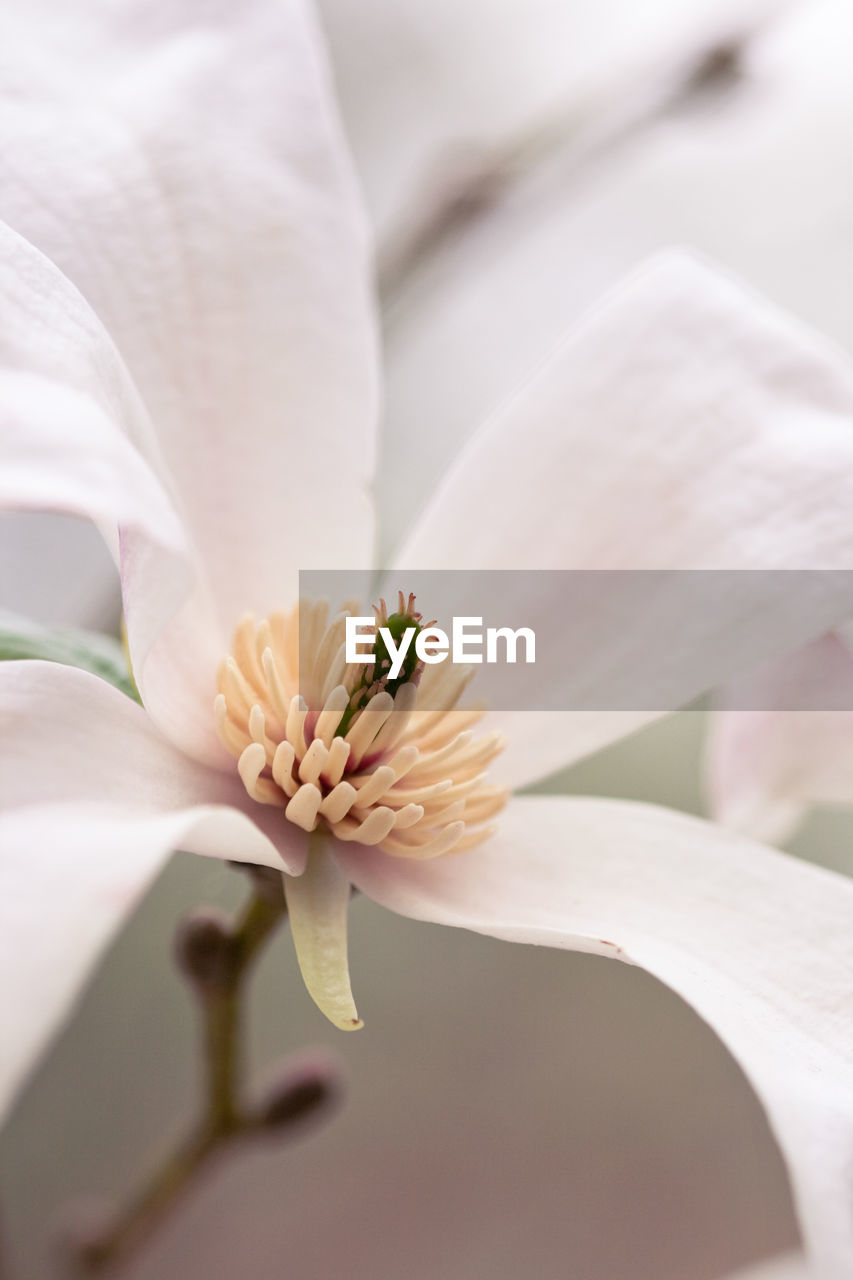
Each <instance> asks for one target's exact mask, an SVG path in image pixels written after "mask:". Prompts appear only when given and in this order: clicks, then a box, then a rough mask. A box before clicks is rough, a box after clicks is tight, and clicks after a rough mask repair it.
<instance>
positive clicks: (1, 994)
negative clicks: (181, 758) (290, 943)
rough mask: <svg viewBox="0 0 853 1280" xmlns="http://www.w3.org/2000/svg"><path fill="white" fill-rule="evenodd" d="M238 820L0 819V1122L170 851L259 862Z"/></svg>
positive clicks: (41, 809) (204, 809)
mask: <svg viewBox="0 0 853 1280" xmlns="http://www.w3.org/2000/svg"><path fill="white" fill-rule="evenodd" d="M265 844H268V842H267V841H265V839H264V837H263V836H262V835H261V833H260V832H259V831H257V830H256V829H255V828H254V827H253V826H252V823H251V822H250V821H249V819H248V818H246V817H245V816H244V815H243V814H241V813H237V812H236V811H234V810H233V809H225V808H219V807H217V806H213V805H207V806H199V807H196V808H193V809H183V810H179V811H176V812H172V813H160V814H156V813H153V812H147V813H144V812H136V813H134V812H132V811H130V810H128V809H127V808H126V807H125V806H124V805H121V806H117V805H111V804H97V803H90V804H73V803H69V804H58V805H33V806H24V807H21V808H17V809H13V810H9V811H7V812H6V813H3V814H0V1005H2V1009H3V1034H2V1036H0V1121H2V1119H3V1117H4V1115H5V1113H6V1111H7V1109H8V1107H9V1106H10V1105H11V1103H12V1101H13V1099H14V1095H15V1093H16V1091H17V1089H18V1088H19V1087H20V1085H21V1084H22V1083H23V1081H24V1079H25V1077H26V1075H27V1073H28V1072H29V1071H30V1070H31V1069H32V1067H33V1065H34V1063H35V1062H36V1061H37V1059H38V1057H39V1056H40V1054H41V1053H42V1052H43V1051H44V1049H45V1047H46V1045H47V1044H48V1042H49V1041H50V1039H51V1037H52V1036H53V1035H54V1034H55V1033H56V1032H57V1030H58V1029H59V1028H60V1027H61V1025H62V1024H63V1023H64V1021H65V1020H66V1019H67V1018H68V1016H69V1014H70V1012H71V1009H72V1007H73V1003H74V1001H75V999H76V997H77V995H78V993H79V991H80V989H81V987H82V986H83V983H84V982H85V980H86V978H87V977H88V975H89V973H90V972H91V969H92V967H93V965H94V964H95V962H96V960H97V959H98V956H99V955H100V954H101V952H102V951H103V949H104V947H105V946H106V945H107V943H108V942H109V940H110V939H111V937H112V936H113V935H114V933H115V932H116V930H117V929H118V927H119V925H120V923H121V921H122V920H123V919H124V918H125V917H126V916H127V915H128V914H129V913H130V912H131V911H132V910H133V907H134V906H135V904H136V903H137V902H138V900H139V898H140V897H141V896H142V894H143V893H144V892H145V890H146V888H147V887H148V885H149V884H150V882H151V881H152V880H153V878H154V876H155V875H156V874H157V872H158V871H159V869H160V868H161V866H162V865H163V863H164V862H165V860H166V859H167V858H168V856H169V854H170V853H171V852H172V850H173V849H176V848H179V847H183V848H195V849H197V850H198V851H199V852H206V853H211V854H218V855H219V856H222V857H227V858H233V857H234V856H235V850H240V851H241V852H242V853H243V854H244V855H248V856H250V857H251V859H252V861H259V862H260V861H263V860H264V848H263V846H264V845H265Z"/></svg>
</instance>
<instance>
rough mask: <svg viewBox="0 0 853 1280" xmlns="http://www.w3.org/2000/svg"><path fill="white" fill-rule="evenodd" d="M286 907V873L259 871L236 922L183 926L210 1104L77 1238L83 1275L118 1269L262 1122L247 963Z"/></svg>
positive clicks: (194, 919)
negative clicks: (246, 1030)
mask: <svg viewBox="0 0 853 1280" xmlns="http://www.w3.org/2000/svg"><path fill="white" fill-rule="evenodd" d="M286 914H287V905H286V903H285V899H284V893H283V890H282V888H281V877H280V876H277V877H276V878H275V881H272V880H270V879H266V878H263V877H255V888H254V892H253V894H252V896H251V898H250V899H249V901H248V903H247V904H246V906H245V908H244V910H243V912H242V913H241V915H240V916H239V917H238V918H237V919H236V920H235V921H234V922H232V923H230V924H229V923H228V922H227V921H222V920H220V919H219V917H218V916H216V915H214V914H213V913H210V912H202V913H194V914H193V915H191V916H190V917H188V918H187V919H186V920H184V921H182V923H181V925H180V926H179V930H178V937H177V948H176V949H177V957H178V962H179V964H180V966H181V968H182V969H183V971H184V973H185V974H186V976H187V978H188V979H189V981H190V984H191V985H192V987H193V988H194V990H195V993H196V995H197V997H198V1001H199V1007H200V1010H201V1014H202V1020H203V1038H202V1043H203V1048H204V1066H205V1084H206V1090H205V1106H204V1111H203V1114H202V1116H201V1118H200V1119H199V1121H198V1122H197V1123H196V1125H195V1126H194V1127H193V1129H192V1130H191V1131H190V1133H189V1134H188V1135H187V1136H186V1137H185V1138H184V1139H183V1140H182V1141H181V1142H179V1143H178V1145H177V1147H176V1149H175V1150H174V1151H173V1153H172V1154H171V1155H170V1156H169V1157H168V1158H167V1159H166V1161H165V1163H164V1164H163V1165H162V1166H161V1167H160V1168H159V1169H158V1170H157V1171H156V1172H155V1173H154V1174H153V1175H152V1176H151V1177H150V1178H149V1180H148V1181H147V1183H145V1184H144V1185H143V1187H142V1188H141V1189H140V1190H139V1191H138V1192H137V1193H136V1195H134V1196H133V1197H132V1198H131V1200H130V1201H129V1203H128V1204H127V1205H126V1206H125V1207H124V1208H123V1209H122V1210H121V1211H120V1212H119V1213H117V1214H116V1216H115V1217H114V1218H113V1219H112V1220H111V1221H110V1222H108V1223H107V1224H106V1225H105V1226H102V1227H101V1228H100V1229H95V1230H91V1231H88V1232H86V1233H85V1234H81V1235H80V1237H79V1238H78V1239H77V1241H76V1249H75V1253H76V1262H77V1265H78V1268H79V1271H80V1273H81V1274H82V1275H89V1276H94V1275H104V1274H112V1273H114V1270H115V1268H116V1267H117V1266H118V1264H119V1263H121V1262H124V1261H125V1260H126V1259H127V1258H128V1257H129V1256H130V1255H131V1253H133V1252H135V1251H136V1250H137V1249H138V1247H139V1246H140V1245H141V1244H142V1243H144V1241H145V1240H146V1239H147V1238H148V1237H149V1236H150V1235H151V1234H152V1232H153V1231H154V1230H155V1229H156V1227H157V1226H158V1225H159V1223H160V1222H161V1220H162V1218H163V1217H164V1215H165V1214H166V1213H167V1212H171V1211H172V1210H173V1209H174V1207H175V1206H176V1204H177V1203H178V1202H179V1201H180V1199H181V1198H182V1196H183V1195H184V1194H185V1193H186V1192H187V1191H189V1190H190V1188H191V1187H192V1186H193V1184H194V1183H195V1181H196V1180H197V1178H198V1176H199V1174H200V1173H201V1172H202V1171H203V1170H204V1169H206V1168H207V1167H208V1166H209V1164H210V1163H211V1160H212V1158H213V1157H214V1156H216V1155H218V1154H220V1153H221V1152H222V1150H223V1149H224V1148H225V1147H226V1146H228V1145H229V1144H231V1143H232V1142H233V1141H234V1140H235V1139H236V1138H238V1137H240V1136H243V1135H246V1134H249V1133H251V1132H253V1131H255V1132H256V1131H257V1130H258V1129H259V1128H261V1127H263V1119H262V1117H261V1116H260V1115H259V1114H258V1113H257V1112H256V1111H254V1110H252V1109H251V1108H249V1109H246V1108H244V1107H243V1105H242V1104H241V1100H240V1081H241V1062H240V1052H239V1041H240V1027H241V997H242V993H243V988H244V983H245V979H246V976H247V974H248V973H249V970H250V969H251V967H252V965H253V963H254V961H255V960H256V958H257V957H258V955H259V954H260V952H261V950H262V948H263V946H264V944H265V943H266V942H267V940H268V939H269V938H270V937H271V936H272V934H273V933H274V932H275V930H276V929H277V928H278V926H279V925H280V924H281V922H282V921H283V920H284V918H285V916H286Z"/></svg>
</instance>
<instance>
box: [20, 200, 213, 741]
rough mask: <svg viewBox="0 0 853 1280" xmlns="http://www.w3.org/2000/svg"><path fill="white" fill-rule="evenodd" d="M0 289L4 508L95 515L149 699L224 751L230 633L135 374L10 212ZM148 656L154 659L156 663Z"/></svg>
mask: <svg viewBox="0 0 853 1280" xmlns="http://www.w3.org/2000/svg"><path fill="white" fill-rule="evenodd" d="M0 292H2V296H3V316H2V323H0V413H2V419H3V431H2V435H0V506H3V507H6V508H21V509H38V508H49V509H52V510H57V511H65V512H70V513H73V514H75V515H84V516H89V517H90V518H91V519H93V520H95V521H96V522H97V523H98V525H99V526H100V528H101V530H102V532H103V533H104V535H105V537H106V540H107V542H108V544H109V545H110V547H111V548H112V550H113V553H114V555H115V556H116V558H117V559H119V560H120V561H121V568H122V577H123V585H124V588H125V598H126V614H127V620H128V629H129V633H130V639H131V647H132V651H133V655H134V662H135V667H136V676H137V682H138V684H139V687H140V689H141V691H142V694H143V698H144V699H145V701H146V704H147V705H148V707H149V709H150V710H151V712H152V714H153V715H155V716H156V718H157V720H158V723H159V724H160V726H161V727H162V728H163V730H164V731H165V732H166V733H168V734H169V736H170V737H171V738H172V739H173V740H174V741H176V742H177V743H179V744H180V745H182V746H184V747H185V748H186V749H188V750H190V751H192V752H193V754H194V755H196V756H198V757H200V758H202V759H204V758H206V759H207V760H209V761H216V760H218V759H221V748H220V746H219V743H218V742H217V740H216V735H215V733H214V731H213V723H212V717H211V714H210V705H211V699H212V698H213V695H214V692H215V690H214V673H215V670H216V665H217V663H218V661H219V660H220V658H221V656H222V653H223V651H224V649H225V646H226V644H227V642H228V636H227V632H226V631H225V630H224V629H222V630H221V631H220V629H219V628H218V626H217V624H216V620H215V617H214V615H213V612H212V607H211V601H210V598H209V596H207V595H206V593H205V590H204V585H203V583H200V582H199V570H198V568H197V566H196V565H195V564H194V553H193V552H192V551H191V549H190V546H189V544H188V542H187V535H186V532H185V529H184V526H183V524H182V522H181V520H180V519H179V517H178V515H177V514H176V510H175V505H174V503H173V502H172V501H171V499H170V497H169V492H170V482H169V478H168V474H167V472H166V469H165V467H164V465H163V464H162V460H160V461H158V449H157V446H156V438H155V437H154V434H153V428H152V426H151V423H150V421H149V419H148V417H147V415H146V412H145V409H144V407H143V405H142V403H141V401H140V399H139V395H138V392H137V390H136V388H135V387H134V385H133V382H132V380H131V377H130V374H129V373H128V371H127V368H126V366H125V365H124V363H123V361H122V359H121V356H120V355H119V353H118V352H117V351H116V349H115V347H114V345H113V343H112V341H111V339H110V337H109V336H108V334H107V333H106V331H105V330H104V328H103V325H102V324H101V322H100V320H99V319H98V318H97V316H96V315H95V314H94V312H93V311H92V309H91V307H90V306H89V304H88V303H87V302H86V301H85V299H84V298H83V297H82V296H81V295H80V293H79V292H78V291H77V289H75V287H74V286H73V285H72V284H71V283H70V282H69V281H68V280H67V279H66V278H65V277H64V276H63V275H62V273H61V272H60V271H58V270H57V268H56V267H54V266H53V265H52V263H50V262H49V261H48V260H47V259H46V258H45V257H44V256H43V255H42V254H41V253H39V252H38V250H37V249H34V248H33V246H32V245H30V244H28V243H27V242H26V241H25V240H23V239H22V238H21V237H20V236H18V235H17V234H16V233H15V232H13V231H11V230H10V229H9V228H8V227H6V226H5V225H2V224H0ZM119 526H121V527H122V533H121V536H119V533H118V529H119ZM191 593H192V594H191ZM188 597H189V598H188ZM176 609H179V610H180V611H179V614H178V616H177V617H176V618H171V620H170V622H169V625H168V630H167V634H163V626H164V622H165V620H166V619H170V616H171V615H172V614H173V613H174V612H175V610H176ZM152 649H153V654H152ZM150 656H153V657H155V658H158V659H159V661H154V662H152V663H151V667H150V670H149V669H148V667H147V664H146V659H148V658H149V657H150Z"/></svg>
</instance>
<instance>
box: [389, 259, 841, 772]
mask: <svg viewBox="0 0 853 1280" xmlns="http://www.w3.org/2000/svg"><path fill="white" fill-rule="evenodd" d="M851 413H853V379H851V374H850V371H849V370H848V369H847V367H846V365H845V364H844V363H843V361H842V360H841V359H840V358H838V357H837V356H836V355H835V354H834V353H833V351H832V349H831V348H829V347H828V345H825V344H823V343H822V342H821V341H820V340H819V339H818V338H817V337H815V336H814V335H812V334H811V333H810V332H809V331H808V330H806V329H805V328H803V327H802V326H800V325H799V324H798V323H796V322H795V321H794V320H792V319H789V318H787V317H786V316H785V315H783V314H782V313H780V312H778V311H777V310H775V309H774V308H772V307H771V306H769V305H767V304H764V303H761V302H760V301H759V300H757V299H755V298H754V297H752V296H751V295H750V294H749V293H747V292H746V291H745V290H743V289H742V288H740V287H739V286H737V285H736V284H734V283H732V282H731V281H729V280H728V279H727V278H725V277H724V276H722V275H721V274H719V273H717V272H715V271H713V270H710V269H709V268H708V267H706V266H703V265H702V264H701V263H700V262H698V261H695V260H693V259H692V258H691V257H690V256H688V255H686V254H683V253H671V254H666V255H662V256H660V257H659V258H658V259H656V260H653V262H652V263H651V264H650V265H649V266H647V267H646V268H645V269H644V270H642V271H640V272H639V273H637V274H636V275H635V276H634V277H632V278H631V280H629V281H628V282H627V284H625V285H624V286H623V287H622V288H621V290H618V291H617V292H616V293H615V294H614V295H613V296H612V297H611V298H610V299H609V301H607V302H606V303H605V304H604V305H602V306H600V307H599V308H598V309H597V310H595V311H594V312H593V313H592V314H591V315H590V316H589V318H588V319H587V320H586V322H585V323H584V324H583V325H581V326H580V327H579V328H577V329H576V330H575V331H574V332H573V334H572V335H571V336H570V337H569V338H568V339H567V340H566V341H565V342H564V344H563V345H562V346H561V347H560V348H559V349H558V350H557V351H556V352H555V353H554V354H553V356H552V357H551V359H550V360H549V361H548V362H547V364H546V365H545V366H544V367H543V368H542V369H541V370H540V372H539V373H538V374H537V375H536V376H535V377H534V378H532V379H531V381H530V382H529V383H528V384H527V385H526V386H525V387H523V388H522V389H521V390H520V391H519V393H518V394H517V395H516V397H515V398H514V399H513V400H512V401H511V402H510V403H509V405H508V406H506V407H505V408H504V409H503V410H502V411H501V412H499V413H498V414H496V415H495V416H494V417H493V418H492V419H491V420H490V421H489V422H487V423H486V425H485V426H484V427H483V428H482V429H481V430H480V431H479V432H478V433H476V434H475V436H474V437H473V438H472V440H471V441H470V443H469V445H468V446H467V448H466V449H465V450H464V451H463V453H462V455H461V456H460V458H459V460H458V462H457V463H456V464H455V466H453V467H452V468H451V470H450V472H449V473H448V475H447V477H446V479H445V480H444V482H443V484H442V485H441V486H440V487H439V490H438V492H437V494H436V496H435V498H434V499H433V501H432V502H431V503H430V504H429V505H428V506H427V508H426V510H425V511H424V512H423V514H422V516H421V518H420V520H419V521H418V522H417V524H416V527H415V528H414V530H413V532H412V533H411V535H410V537H409V538H408V540H407V542H406V543H405V545H404V546H403V547H402V548H401V550H400V552H399V554H398V555H397V556H395V563H396V564H397V565H398V566H401V567H403V568H412V569H417V568H442V567H448V568H457V569H490V568H496V569H596V570H605V569H623V570H624V569H696V570H698V569H711V568H715V569H726V570H737V569H794V568H802V569H814V568H839V569H843V568H846V567H847V566H848V565H849V564H850V562H851V555H853V526H851V525H850V522H849V520H848V519H847V513H848V512H849V510H850V506H851V501H853V435H851V432H850V426H849V421H850V416H851ZM673 590H674V591H675V592H678V591H679V590H680V587H679V585H678V584H677V582H676V583H674V584H673ZM730 595H731V599H730V600H728V601H723V602H722V603H721V606H720V613H719V616H718V621H719V622H720V625H721V626H723V627H724V628H728V629H729V630H730V632H731V633H732V634H735V633H736V632H737V629H738V628H739V627H740V626H741V625H742V624H743V622H744V620H745V619H746V618H747V617H748V612H749V600H748V599H746V598H741V597H742V595H743V593H742V592H740V591H739V590H738V586H737V582H736V575H732V584H731V593H730ZM671 605H672V608H673V609H674V610H676V611H677V608H678V600H677V599H675V598H673V600H672V601H671ZM548 606H549V613H550V617H551V623H550V626H551V627H552V630H553V631H554V633H555V634H559V633H561V632H562V631H563V630H564V629H565V628H566V627H568V626H569V625H570V624H571V621H572V617H571V611H572V601H570V600H550V601H549V602H548ZM846 609H847V606H846V603H845V607H844V612H846ZM841 616H842V611H841V610H839V612H838V615H837V617H836V619H835V620H836V621H837V620H838V618H840V617H841ZM807 622H808V619H807V618H804V617H803V616H802V613H800V614H798V613H797V611H796V610H795V611H794V612H793V614H790V613H789V615H788V618H787V620H786V622H785V623H784V625H782V626H780V627H779V628H778V629H777V634H776V636H775V640H774V642H778V647H777V649H776V651H777V652H778V651H779V650H782V649H784V648H785V647H789V648H790V647H792V646H793V645H794V644H797V643H800V642H802V641H803V640H804V639H806V638H810V636H811V635H814V634H816V632H815V631H812V632H810V633H808V635H803V627H804V626H805V625H807ZM827 625H832V623H829V624H827ZM786 637H787V646H786ZM630 643H631V637H630V636H629V637H625V636H624V635H621V634H620V635H619V636H614V646H613V653H612V660H613V662H614V663H618V664H622V665H624V664H625V663H630V661H631V654H630ZM697 657H698V660H697V663H696V669H695V671H694V672H693V675H692V681H691V682H690V683H691V684H692V691H691V692H692V695H696V694H698V693H700V692H701V691H703V690H704V689H706V688H707V687H708V685H709V683H710V682H711V681H710V680H709V676H710V675H712V674H713V673H712V672H711V671H709V670H708V667H707V658H708V653H707V652H706V653H705V654H704V655H703V654H701V653H699V654H698V655H697ZM703 658H704V659H705V661H704V662H703ZM599 670H600V672H601V673H602V680H603V689H604V691H605V693H606V688H607V684H608V681H609V680H610V678H611V674H612V673H609V672H608V668H607V663H606V662H603V661H602V662H601V663H600V666H599ZM531 671H532V672H534V673H535V671H536V668H531ZM580 675H581V678H582V679H584V680H586V679H587V676H588V673H586V672H582V673H580ZM539 694H540V696H539V697H538V698H537V700H536V704H535V705H540V706H541V705H547V704H546V703H543V701H542V696H541V694H542V691H541V690H540V691H539ZM688 696H691V695H690V693H688ZM600 705H603V706H606V705H607V701H606V697H605V699H604V700H603V701H602V703H601V704H600ZM646 718H648V717H646ZM639 722H641V718H640V719H638V721H637V723H639ZM620 724H621V722H620V720H619V718H618V717H617V719H616V721H614V725H613V727H614V728H617V727H619V726H620ZM510 730H511V731H510V733H509V735H508V736H509V738H510V747H509V750H508V752H507V755H506V758H505V760H504V761H503V763H502V768H503V770H504V777H506V778H508V779H509V780H512V781H515V782H521V781H529V780H531V779H532V778H534V777H536V776H541V775H542V774H545V773H548V772H551V771H552V770H554V769H555V768H557V767H559V766H561V765H564V764H567V763H569V762H570V760H571V759H573V758H576V756H577V755H578V754H583V742H584V738H585V737H586V741H587V743H588V749H593V748H597V747H599V746H602V745H604V742H605V741H606V740H607V738H606V737H605V736H604V733H605V732H606V731H607V728H606V726H605V728H604V730H603V729H602V725H601V723H600V722H598V721H596V719H595V718H594V717H590V718H589V722H588V725H587V726H586V727H584V726H583V725H581V726H580V728H578V723H577V722H575V724H574V725H572V723H571V721H570V720H567V719H565V718H564V717H563V716H560V715H556V714H553V713H552V714H549V715H547V716H538V717H531V716H526V717H519V719H518V724H517V725H516V726H515V727H514V728H513V727H512V725H510ZM516 730H517V731H516ZM587 734H588V736H586V735H587ZM569 741H572V742H573V744H574V745H573V747H572V750H571V754H568V753H567V748H566V744H567V743H568V742H569Z"/></svg>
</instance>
